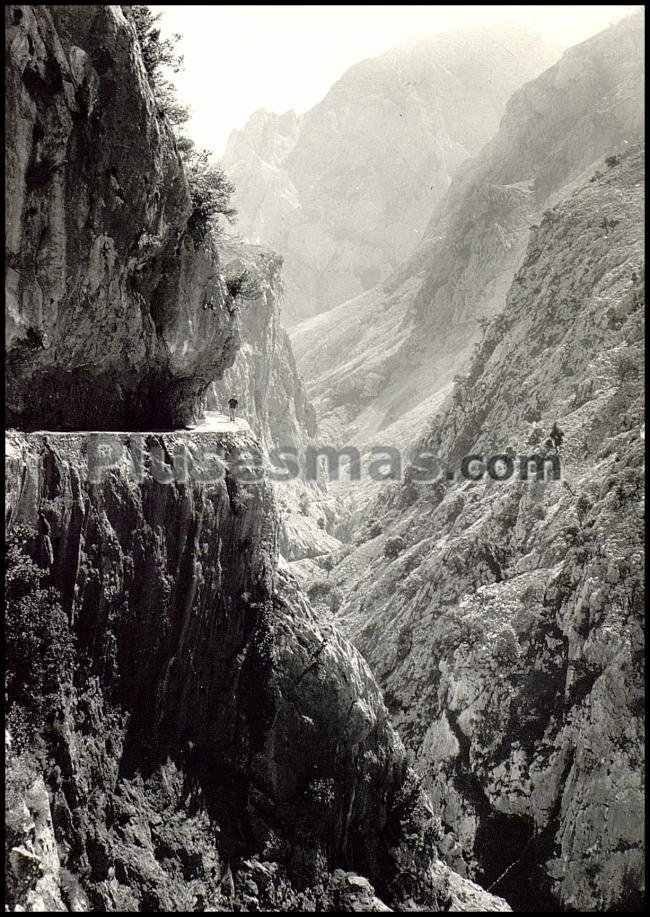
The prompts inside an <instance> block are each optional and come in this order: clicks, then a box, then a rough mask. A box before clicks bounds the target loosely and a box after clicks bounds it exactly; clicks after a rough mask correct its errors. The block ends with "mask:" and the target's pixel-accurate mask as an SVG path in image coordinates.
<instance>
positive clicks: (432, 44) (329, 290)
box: [224, 27, 555, 327]
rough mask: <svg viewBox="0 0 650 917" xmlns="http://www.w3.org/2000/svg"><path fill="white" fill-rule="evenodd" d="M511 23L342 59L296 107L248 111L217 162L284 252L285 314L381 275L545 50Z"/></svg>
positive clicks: (239, 200) (294, 317) (262, 232)
mask: <svg viewBox="0 0 650 917" xmlns="http://www.w3.org/2000/svg"><path fill="white" fill-rule="evenodd" d="M554 56H555V55H554V54H553V53H552V52H550V51H549V49H548V48H546V47H544V46H543V45H542V43H541V42H540V41H539V40H537V39H535V38H533V37H531V36H530V35H528V34H527V33H526V32H524V31H523V30H518V29H516V28H512V29H507V28H503V27H500V28H499V29H498V30H494V31H491V30H486V29H482V30H481V31H480V33H479V32H476V31H471V30H468V31H467V32H463V33H453V34H449V35H440V36H436V37H435V38H432V39H429V40H424V41H419V42H413V43H412V45H411V46H409V47H405V48H399V49H396V50H393V51H390V52H387V53H386V54H383V55H381V56H380V57H377V58H373V59H370V60H367V61H363V62H361V63H359V64H357V65H355V66H354V67H351V68H350V69H349V70H348V71H347V72H346V73H345V74H344V75H343V76H342V77H341V79H340V80H338V81H337V83H335V85H334V86H333V87H332V88H331V90H330V91H329V92H328V93H327V95H326V96H325V98H324V99H323V100H322V101H321V102H320V103H319V104H318V105H316V106H315V107H314V108H313V109H311V110H310V111H309V112H307V113H306V114H305V115H303V116H301V117H300V118H296V116H295V115H294V114H293V113H292V112H287V113H286V114H284V115H276V114H272V113H270V112H266V111H258V112H256V113H255V114H254V115H253V116H252V117H251V118H250V120H249V122H248V124H247V125H246V126H245V127H244V128H243V130H241V131H233V133H232V135H231V137H230V139H229V143H228V146H227V148H226V152H225V155H224V164H225V165H226V167H227V169H228V172H229V174H231V175H232V177H233V180H234V182H235V184H236V185H237V187H238V189H239V190H238V192H237V194H236V195H235V200H236V206H237V208H238V210H239V219H240V226H241V229H242V232H243V233H244V234H245V236H246V238H247V239H248V240H249V241H251V242H255V243H263V244H269V245H272V246H273V247H274V248H275V249H276V250H277V251H279V252H280V253H281V254H282V255H283V256H284V258H285V263H286V285H287V297H286V320H287V326H288V327H290V326H292V325H294V324H296V323H297V322H299V321H301V320H303V319H305V318H307V317H309V316H311V315H315V314H318V313H319V312H322V311H323V310H325V309H329V308H332V307H333V306H335V305H337V304H338V303H341V302H344V301H346V300H347V299H350V298H351V297H352V296H354V295H356V294H357V293H360V292H362V291H364V290H368V289H371V288H372V287H374V286H375V285H376V284H377V283H378V282H379V281H380V280H383V279H384V278H385V277H387V276H388V275H389V274H390V272H391V271H392V269H394V268H395V267H396V266H397V265H398V264H399V263H400V261H401V260H402V259H403V258H405V257H407V256H408V255H409V254H410V253H411V252H412V251H413V249H414V248H415V246H416V245H417V243H418V241H419V240H420V239H421V237H422V233H423V231H424V229H425V228H426V225H427V222H428V220H429V219H430V215H431V211H432V208H433V207H434V206H435V205H436V203H437V202H438V201H439V200H440V198H441V197H442V195H443V194H444V192H445V191H446V190H447V188H448V186H449V182H450V180H451V176H452V175H453V174H454V173H455V171H456V169H457V168H458V166H459V165H460V164H461V163H462V162H463V161H464V160H465V159H467V157H468V156H471V155H474V154H475V153H476V152H477V151H478V150H479V149H480V147H481V145H482V144H483V143H485V142H486V141H487V140H488V139H489V137H490V136H491V135H492V133H493V132H494V130H495V129H496V127H497V125H498V122H499V118H500V117H501V115H502V113H503V106H504V104H505V102H506V100H507V99H508V97H509V96H510V95H511V94H512V92H513V91H514V90H515V89H516V88H518V87H519V86H521V85H522V83H524V82H525V81H526V80H528V79H531V78H532V77H534V76H536V75H537V74H538V73H540V72H541V70H542V69H543V68H544V67H546V66H548V65H549V64H550V63H551V62H552V60H553V59H554Z"/></svg>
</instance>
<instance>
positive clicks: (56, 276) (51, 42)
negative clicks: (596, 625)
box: [5, 6, 507, 911]
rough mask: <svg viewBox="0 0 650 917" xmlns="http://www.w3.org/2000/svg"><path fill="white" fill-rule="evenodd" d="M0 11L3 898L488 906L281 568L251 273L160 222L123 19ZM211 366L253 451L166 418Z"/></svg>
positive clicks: (275, 390)
mask: <svg viewBox="0 0 650 917" xmlns="http://www.w3.org/2000/svg"><path fill="white" fill-rule="evenodd" d="M6 15H7V17H8V18H7V32H6V35H7V42H8V52H9V53H8V60H9V67H8V81H7V82H8V86H7V102H8V125H9V128H10V131H9V143H8V145H7V164H8V167H7V173H8V195H7V205H8V206H7V228H8V233H7V235H8V252H9V254H8V259H7V260H8V275H7V290H8V308H7V381H8V385H7V395H8V398H7V406H8V420H9V425H10V426H11V427H12V428H13V429H10V430H9V431H8V432H7V436H6V494H5V495H6V517H5V522H6V527H7V543H8V566H9V571H8V575H7V581H6V583H7V592H8V609H7V621H8V635H9V643H10V647H11V649H12V650H13V651H14V655H13V656H12V657H11V658H10V660H9V661H10V665H11V666H12V669H11V673H10V681H9V701H10V710H9V719H8V725H9V734H8V736H7V737H6V752H7V781H8V793H7V796H6V816H7V829H8V830H7V836H6V852H5V864H6V882H7V891H8V906H9V907H10V909H12V910H31V911H37V910H46V909H49V910H59V911H63V910H78V911H85V910H107V911H115V910H126V911H131V910H153V911H165V910H232V909H234V908H236V909H240V910H258V909H261V908H262V909H264V908H269V909H275V910H283V909H284V910H286V909H302V908H307V909H335V908H339V907H342V908H344V909H347V910H356V909H361V910H387V909H388V906H389V905H390V906H391V907H395V908H402V907H409V908H410V907H414V906H415V907H417V906H420V907H424V908H427V907H429V908H434V909H445V910H446V909H450V908H452V909H454V910H466V909H473V908H475V907H485V908H489V909H499V910H507V905H506V904H505V902H503V901H502V900H501V899H499V898H497V897H495V896H491V895H488V894H486V893H485V892H483V891H482V889H480V888H479V887H478V886H476V885H474V884H473V883H471V882H469V881H467V880H465V879H462V878H461V877H459V876H458V875H456V874H454V873H453V872H451V871H450V870H449V869H448V867H446V866H444V865H443V864H442V862H441V861H440V859H439V857H438V855H437V849H436V844H435V818H434V816H433V813H432V812H431V810H430V807H429V806H428V803H427V800H426V797H425V796H424V795H423V794H422V792H421V790H420V788H419V781H418V780H417V778H416V777H415V775H414V773H413V771H412V770H411V769H410V767H409V764H408V758H407V755H406V753H405V751H404V748H403V746H402V744H401V742H400V740H399V739H398V737H397V735H396V733H395V732H394V730H393V728H392V726H391V725H390V722H389V719H388V714H387V711H386V708H385V706H384V704H383V700H382V697H381V692H380V690H379V688H378V687H377V684H376V682H375V680H374V678H373V676H372V674H371V673H370V670H369V668H368V666H367V665H366V663H365V662H364V661H363V659H362V658H361V656H360V654H359V653H358V652H357V651H356V650H355V649H354V648H353V647H352V646H351V645H350V643H348V642H347V641H346V640H344V639H343V638H342V637H341V636H340V635H339V633H338V631H337V630H336V628H335V627H334V626H333V625H332V624H331V623H328V622H326V621H323V620H322V619H321V618H320V617H319V616H317V615H316V614H315V613H314V611H313V609H312V608H311V607H310V605H309V602H308V601H307V600H306V599H305V597H304V596H303V594H302V592H301V589H300V587H299V585H298V583H297V582H296V581H295V580H294V579H293V577H292V575H291V573H290V572H289V571H288V570H287V568H286V565H285V564H284V563H283V562H282V560H281V558H280V556H279V551H278V543H279V519H278V513H277V509H276V503H275V498H274V494H273V489H272V487H271V485H270V483H269V481H268V479H267V475H266V471H265V469H264V449H265V448H267V447H268V444H269V442H270V441H271V440H272V439H273V437H279V436H281V435H282V436H284V435H285V433H287V435H289V434H293V435H294V436H296V437H300V436H302V435H303V434H304V435H309V431H310V423H311V420H310V414H309V408H308V405H307V403H306V399H305V398H304V392H303V391H302V389H301V387H300V384H299V380H298V378H297V376H296V374H295V367H294V366H293V363H292V358H291V356H290V348H289V346H288V342H287V339H286V336H284V335H283V333H282V332H281V331H279V329H276V330H275V331H272V333H271V338H272V340H271V341H269V340H268V339H267V331H269V329H273V328H274V327H275V321H276V318H277V313H276V310H275V306H274V303H273V300H272V298H269V297H268V296H267V294H269V293H270V288H267V289H265V290H264V297H263V298H264V303H265V306H266V311H264V309H262V310H259V309H258V308H256V306H258V307H259V306H260V303H259V302H258V303H254V304H253V305H252V306H251V309H250V311H249V312H248V313H247V314H246V315H244V316H241V317H240V316H238V315H237V313H236V310H233V309H232V300H231V299H229V294H228V290H227V286H226V284H225V280H224V269H225V266H226V261H227V259H228V258H229V257H230V255H229V254H228V253H227V252H226V251H225V250H220V247H219V243H218V242H216V241H215V240H214V239H212V238H208V239H207V240H206V241H205V242H204V243H201V244H197V243H196V242H195V240H194V239H192V238H191V236H190V235H189V234H188V232H187V217H188V215H189V212H190V200H189V196H188V190H187V186H186V181H185V176H184V172H183V167H182V163H181V161H180V159H179V156H178V154H177V151H176V148H175V144H174V140H173V137H172V134H171V131H170V130H169V128H168V127H167V126H166V125H165V123H164V118H163V117H162V115H161V114H160V113H159V112H156V110H155V102H154V98H153V95H152V93H151V89H150V87H149V84H148V82H147V79H146V74H145V72H144V69H143V64H142V59H141V56H140V49H139V47H138V42H137V40H136V37H135V33H134V30H133V27H132V26H131V24H130V23H129V22H128V21H127V19H125V18H124V16H123V14H122V12H121V11H120V8H119V7H51V8H48V7H23V6H21V7H17V6H14V7H9V8H7V12H6ZM276 332H277V333H276ZM246 340H248V341H249V342H250V345H249V348H250V347H257V346H261V347H262V348H263V350H265V351H266V353H265V358H266V359H265V361H264V365H258V362H259V361H257V360H255V359H253V358H252V355H251V353H250V349H249V351H248V353H246V351H245V346H246V343H245V342H246ZM242 341H243V342H244V347H243V348H241V349H240V347H241V345H242ZM276 358H277V359H276ZM274 361H275V362H274ZM269 368H270V371H271V377H269V375H268V373H269ZM275 369H278V373H279V376H280V377H281V378H273V372H274V370H275ZM285 370H286V371H285ZM227 371H230V372H231V373H232V375H231V377H230V378H228V377H225V379H224V374H225V373H226V372H227ZM265 374H266V375H265ZM215 379H216V380H217V382H216V385H217V391H218V386H219V385H221V386H223V385H232V384H236V385H241V386H242V387H244V388H245V390H246V391H247V392H250V393H251V395H252V396H253V397H252V403H253V404H254V405H255V411H254V412H252V414H251V417H250V419H251V426H252V427H254V428H255V430H256V433H257V436H258V437H259V438H256V437H255V436H254V435H253V434H252V433H250V432H246V431H243V432H242V431H240V430H238V431H237V432H229V431H224V432H210V433H202V432H200V431H198V430H194V431H193V430H185V429H176V430H175V429H173V428H175V427H180V428H182V427H184V426H185V425H186V424H187V423H188V422H191V421H193V420H195V419H196V418H197V415H198V414H199V413H200V411H201V409H202V408H203V407H204V406H205V404H206V399H210V398H211V397H218V394H217V395H215V391H214V390H212V391H210V387H211V385H212V383H213V381H214V380H215ZM258 391H259V392H261V398H257V397H255V395H254V394H253V393H254V392H258ZM269 393H270V394H271V395H272V396H273V397H275V398H276V399H277V400H278V401H279V400H280V399H285V400H286V399H287V398H289V399H290V412H289V413H290V415H291V412H293V417H292V418H291V421H290V422H289V424H288V425H285V426H284V427H283V426H282V425H281V422H280V421H278V419H277V418H276V417H275V416H274V417H273V418H271V417H270V416H267V415H265V414H264V404H263V398H264V396H266V395H267V394H269ZM249 404H250V402H249ZM271 407H272V405H271ZM285 407H286V405H285ZM276 423H280V425H279V426H274V425H275V424H276ZM303 425H304V431H303ZM38 429H40V430H41V432H35V431H36V430H38ZM120 430H122V431H123V432H117V431H120ZM156 430H158V432H156ZM160 430H163V431H166V432H160ZM88 431H96V432H88ZM102 431H104V432H102ZM111 431H112V432H111ZM246 469H248V473H247V472H246ZM52 654H54V655H52ZM375 889H376V891H377V894H378V895H379V896H381V898H382V899H383V901H382V900H380V898H379V897H377V896H376V895H375Z"/></svg>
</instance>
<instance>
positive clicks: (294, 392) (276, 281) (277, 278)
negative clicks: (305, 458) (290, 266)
mask: <svg viewBox="0 0 650 917" xmlns="http://www.w3.org/2000/svg"><path fill="white" fill-rule="evenodd" d="M219 254H220V258H221V264H222V269H223V272H224V273H225V275H226V276H241V275H242V274H246V276H248V277H250V278H251V280H252V282H254V284H255V293H256V294H257V295H255V297H254V298H253V299H248V300H243V301H240V302H238V303H237V304H236V305H234V306H233V307H234V308H236V309H237V313H238V325H239V332H240V339H241V344H240V347H239V350H238V351H237V356H236V357H235V361H234V363H233V365H232V367H231V368H230V369H228V370H227V371H226V372H225V373H224V375H223V378H222V379H220V380H218V381H216V382H214V383H213V384H212V386H211V387H210V389H209V390H208V393H207V397H206V402H205V403H206V407H207V408H208V409H209V410H220V411H222V412H224V413H227V403H228V399H229V398H230V397H231V395H233V394H235V395H236V397H237V399H238V400H239V402H240V408H241V412H242V413H243V415H244V416H245V417H246V419H247V420H248V422H249V423H250V425H251V429H252V430H253V432H254V433H255V435H256V436H257V437H258V439H259V440H260V442H261V443H262V445H263V446H264V448H265V449H267V450H271V449H273V448H280V447H283V446H285V447H286V446H289V447H294V448H296V449H302V448H303V446H304V444H305V443H306V442H307V441H308V440H309V439H311V438H312V437H314V436H315V435H316V430H317V427H316V414H315V412H314V409H313V407H312V406H311V404H310V403H309V401H308V400H307V395H306V393H305V388H304V385H303V383H302V380H301V378H300V376H299V374H298V371H297V369H296V361H295V359H294V356H293V351H292V349H291V343H290V341H289V336H288V334H287V332H286V331H285V329H284V327H283V325H282V320H283V314H282V304H283V296H284V279H283V262H282V259H281V258H279V257H278V255H276V254H275V253H274V252H271V251H269V250H268V249H266V248H263V247H261V246H252V245H244V244H241V243H234V242H227V243H225V242H224V243H222V245H221V246H220V250H219Z"/></svg>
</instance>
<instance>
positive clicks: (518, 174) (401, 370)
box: [292, 13, 644, 445]
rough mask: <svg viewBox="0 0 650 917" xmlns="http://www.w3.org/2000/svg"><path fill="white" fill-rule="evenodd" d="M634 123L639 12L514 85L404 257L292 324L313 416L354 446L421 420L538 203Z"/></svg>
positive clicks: (614, 146)
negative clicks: (348, 296)
mask: <svg viewBox="0 0 650 917" xmlns="http://www.w3.org/2000/svg"><path fill="white" fill-rule="evenodd" d="M643 119H644V107H643V16H642V14H641V13H639V14H636V15H634V16H631V17H628V18H626V19H624V20H622V21H621V22H620V23H618V24H617V25H615V26H612V27H611V28H609V29H606V30H605V31H604V32H602V33H600V34H598V35H596V36H594V37H593V38H591V39H589V40H588V41H585V42H583V43H582V44H580V45H577V46H575V47H573V48H570V49H569V50H568V51H566V52H565V53H564V55H563V56H562V58H561V59H560V60H559V61H558V63H556V64H555V65H554V66H552V67H551V68H550V69H548V70H547V71H545V72H544V73H543V74H542V75H541V76H539V77H538V78H537V79H535V80H533V81H531V82H529V83H527V84H526V85H525V86H522V88H521V89H519V90H518V91H517V92H515V93H514V95H513V96H512V98H511V99H510V100H509V102H508V104H507V105H506V110H505V114H504V117H503V119H502V121H501V124H500V127H499V130H498V132H497V134H496V136H495V137H494V138H493V139H492V140H491V141H490V142H489V143H487V144H486V146H485V147H484V148H483V149H482V150H481V152H480V154H479V155H478V156H476V158H475V159H473V160H472V161H471V162H468V163H466V164H465V166H464V167H463V168H462V170H460V172H459V174H458V175H457V176H456V178H455V179H454V181H453V182H452V185H451V187H450V188H449V191H448V192H447V194H446V195H445V196H444V198H443V199H442V200H441V201H440V203H439V205H438V206H437V208H436V209H435V212H434V215H433V218H432V219H431V221H430V223H429V226H428V227H427V230H426V233H425V237H424V239H423V241H422V243H421V245H420V246H419V248H418V250H417V252H416V253H415V254H414V255H413V257H412V258H410V259H409V260H407V261H406V262H405V263H404V264H402V265H401V267H400V268H398V269H397V270H396V271H395V272H394V273H393V274H392V275H391V276H390V277H389V278H387V279H386V281H385V282H383V283H382V284H379V285H378V286H377V287H375V288H374V289H373V290H371V291H368V292H365V293H363V294H361V295H359V296H357V297H356V298H354V299H352V300H351V301H350V302H348V303H344V304H342V305H340V306H338V307H337V308H335V309H332V310H331V311H329V312H327V313H325V314H323V315H319V316H317V317H315V318H313V319H311V320H309V321H307V322H304V323H302V324H301V325H299V326H298V327H297V328H295V329H294V330H293V331H292V344H293V347H294V353H295V355H296V359H297V362H298V367H299V369H300V372H301V374H302V376H303V378H304V380H305V383H306V385H307V390H308V393H309V396H310V398H311V400H312V402H313V404H314V407H315V408H316V411H317V415H318V419H319V424H320V426H321V427H322V428H324V429H331V430H332V431H333V433H334V434H338V437H339V439H340V440H341V441H343V442H349V443H352V444H355V445H357V443H359V444H361V445H363V444H364V443H365V442H368V441H370V442H372V441H373V439H374V441H380V442H389V443H390V442H391V441H393V442H396V441H399V440H400V439H401V440H402V441H403V440H404V438H405V434H408V433H409V432H410V431H411V430H412V429H413V427H414V426H417V425H418V424H419V426H420V429H421V428H422V424H423V422H424V421H425V420H426V419H427V417H430V416H431V414H432V413H434V411H435V410H436V409H437V406H438V405H437V404H436V401H438V400H439V397H438V396H439V393H441V392H443V390H444V389H445V386H447V385H448V384H449V383H450V381H451V379H452V377H453V376H454V374H455V373H456V372H458V370H459V369H460V368H461V367H462V366H463V364H464V363H465V362H466V361H467V360H468V358H469V356H470V351H471V346H472V345H473V343H475V342H476V341H478V340H479V339H480V336H481V334H480V330H479V327H478V324H477V322H478V320H479V319H480V318H484V317H488V318H490V317H492V316H493V315H494V314H495V313H497V312H499V311H500V310H501V309H502V307H503V302H504V300H505V296H506V293H507V291H508V288H509V286H510V284H511V282H512V279H513V276H514V275H515V272H516V270H517V268H518V267H519V265H520V264H521V262H522V259H523V257H524V253H525V251H526V246H527V244H528V240H529V235H530V233H531V232H533V233H534V232H535V231H536V226H537V224H538V223H539V219H540V216H541V214H542V212H543V211H544V210H545V209H546V208H548V207H550V206H553V205H554V204H555V203H556V202H558V201H560V200H562V199H564V198H565V197H566V196H567V195H568V194H570V193H571V192H572V191H573V190H574V189H575V188H576V187H577V186H578V185H580V184H581V183H583V182H584V181H586V180H587V179H588V178H589V177H590V176H591V175H592V174H593V173H594V172H596V171H601V172H604V171H606V166H605V163H604V160H605V158H606V157H607V156H609V155H616V154H621V153H622V152H624V151H625V149H626V148H629V147H630V146H631V145H633V144H634V143H635V142H637V141H638V140H639V139H640V138H641V136H642V130H643ZM600 219H602V217H601V218H600ZM409 414H410V415H411V416H410V418H409V417H408V415H409Z"/></svg>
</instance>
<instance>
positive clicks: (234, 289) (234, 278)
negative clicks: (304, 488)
mask: <svg viewBox="0 0 650 917" xmlns="http://www.w3.org/2000/svg"><path fill="white" fill-rule="evenodd" d="M226 290H227V292H228V296H229V297H230V298H231V299H232V300H235V299H251V300H252V299H257V297H258V296H260V294H261V292H262V288H261V286H260V282H259V279H258V278H257V277H256V276H255V274H254V273H253V272H252V271H249V270H243V271H240V272H239V273H237V274H231V275H230V276H228V277H226ZM303 504H304V505H305V509H303ZM300 510H301V512H302V513H303V515H305V516H307V515H309V498H308V497H307V495H306V494H303V495H302V496H301V498H300Z"/></svg>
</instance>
